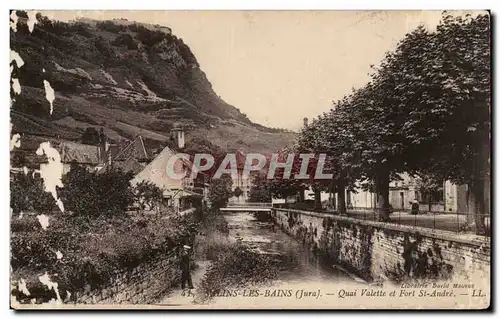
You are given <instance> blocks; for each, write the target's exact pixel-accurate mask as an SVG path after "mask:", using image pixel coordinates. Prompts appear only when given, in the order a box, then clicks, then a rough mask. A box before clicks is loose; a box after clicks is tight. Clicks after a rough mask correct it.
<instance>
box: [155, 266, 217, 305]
mask: <svg viewBox="0 0 500 319" xmlns="http://www.w3.org/2000/svg"><path fill="white" fill-rule="evenodd" d="M197 264H198V268H196V270H195V271H193V272H192V273H191V278H192V280H193V286H194V288H195V289H190V290H188V289H185V290H182V289H180V288H176V289H174V290H173V291H171V292H170V293H169V294H168V295H167V296H165V297H164V298H163V300H161V301H160V303H159V304H161V305H162V306H184V305H191V304H192V303H193V301H194V299H195V296H196V293H197V288H198V287H199V285H200V283H201V280H202V279H203V276H204V275H205V272H206V271H207V269H208V266H209V265H210V261H208V260H202V261H197Z"/></svg>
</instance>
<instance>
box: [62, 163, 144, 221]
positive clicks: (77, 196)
mask: <svg viewBox="0 0 500 319" xmlns="http://www.w3.org/2000/svg"><path fill="white" fill-rule="evenodd" d="M132 177H133V173H131V172H128V173H124V172H123V171H122V170H120V169H110V170H106V171H105V172H102V173H101V172H89V171H88V170H87V169H86V168H84V167H81V166H79V165H77V164H73V165H72V166H71V169H70V171H69V172H68V173H67V174H66V175H65V176H64V177H63V184H64V187H63V188H62V189H61V197H62V200H63V202H64V203H65V208H67V209H68V210H69V211H72V212H73V213H75V214H77V215H83V216H87V217H96V216H125V212H126V209H127V208H128V207H129V206H130V205H131V204H132V203H133V202H134V193H133V190H132V186H131V185H130V180H131V179H132Z"/></svg>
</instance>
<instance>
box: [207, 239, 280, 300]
mask: <svg viewBox="0 0 500 319" xmlns="http://www.w3.org/2000/svg"><path fill="white" fill-rule="evenodd" d="M277 274H278V267H276V265H275V263H274V261H273V260H272V259H271V257H270V256H267V255H261V254H259V253H256V252H253V251H252V250H250V249H249V248H248V247H247V246H245V245H243V244H239V243H237V244H234V245H227V246H224V249H223V250H221V251H220V252H219V254H218V258H217V259H216V260H214V261H213V263H212V265H211V266H210V268H209V269H208V270H207V272H206V273H205V276H204V277H203V280H202V281H201V283H200V290H201V292H202V294H203V295H204V296H205V298H207V299H209V298H210V297H213V296H214V295H216V294H217V293H218V292H220V291H221V290H222V289H225V288H228V287H248V285H251V284H261V283H268V282H270V281H271V280H273V279H275V278H276V277H277Z"/></svg>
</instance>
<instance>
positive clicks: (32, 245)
mask: <svg viewBox="0 0 500 319" xmlns="http://www.w3.org/2000/svg"><path fill="white" fill-rule="evenodd" d="M11 228H12V237H11V252H12V254H11V256H12V259H11V266H12V270H13V279H14V280H18V279H20V278H24V279H25V281H26V283H27V288H28V290H29V291H30V292H31V296H30V297H26V296H24V295H23V294H22V293H21V292H19V291H14V292H13V293H14V294H15V295H16V296H17V297H18V300H21V301H22V302H30V300H31V298H36V299H37V302H46V301H48V300H49V299H50V298H54V297H55V296H53V295H51V294H53V292H49V293H47V290H46V289H43V287H42V285H41V283H40V282H39V280H38V276H40V274H41V273H42V274H43V273H44V272H47V274H48V275H49V276H50V278H51V280H52V281H55V282H57V283H58V289H59V292H60V293H61V295H62V297H63V298H64V297H65V295H66V291H69V292H71V294H72V296H75V292H78V291H82V290H83V288H84V287H85V286H86V285H89V286H90V288H92V289H94V288H97V287H104V286H106V285H107V284H108V283H109V281H110V280H111V279H112V278H114V277H115V276H116V275H117V274H121V273H124V272H125V271H126V270H127V269H132V268H134V267H136V266H137V265H138V264H140V263H144V262H148V261H149V260H151V259H153V258H155V257H156V256H158V255H159V254H170V253H173V252H174V251H175V248H176V247H178V246H179V245H182V243H184V240H185V238H190V237H192V235H193V234H194V232H195V231H196V223H193V222H192V220H190V219H189V218H184V217H174V218H171V219H167V218H164V216H163V215H160V214H158V215H149V216H147V217H143V216H132V217H131V218H116V217H114V218H109V217H104V216H101V217H97V218H93V219H87V218H83V217H78V216H68V215H59V216H57V217H51V218H50V223H49V227H48V229H47V230H43V229H42V228H41V227H40V224H39V222H38V221H37V220H36V217H34V216H25V217H23V218H21V219H17V218H16V219H13V220H12V225H11ZM57 252H59V253H60V254H61V256H62V257H61V258H60V259H59V258H58V254H57ZM47 294H49V295H47Z"/></svg>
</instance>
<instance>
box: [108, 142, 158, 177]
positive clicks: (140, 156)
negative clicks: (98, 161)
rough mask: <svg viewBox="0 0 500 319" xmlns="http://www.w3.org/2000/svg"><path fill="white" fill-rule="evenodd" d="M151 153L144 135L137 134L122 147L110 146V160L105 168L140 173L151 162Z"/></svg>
mask: <svg viewBox="0 0 500 319" xmlns="http://www.w3.org/2000/svg"><path fill="white" fill-rule="evenodd" d="M150 160H151V156H150V155H149V153H148V151H147V149H146V146H145V145H144V140H143V138H142V136H140V135H139V136H137V137H136V138H135V139H134V140H133V141H132V142H130V143H129V144H128V145H127V146H125V147H124V148H122V149H119V148H118V146H117V145H111V146H110V160H109V162H108V163H106V165H105V166H104V168H105V169H106V168H108V167H113V168H120V169H122V170H123V171H125V172H130V171H131V172H133V173H135V174H137V173H139V172H140V171H141V170H142V169H144V167H145V166H146V165H147V164H148V163H149V162H150Z"/></svg>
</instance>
